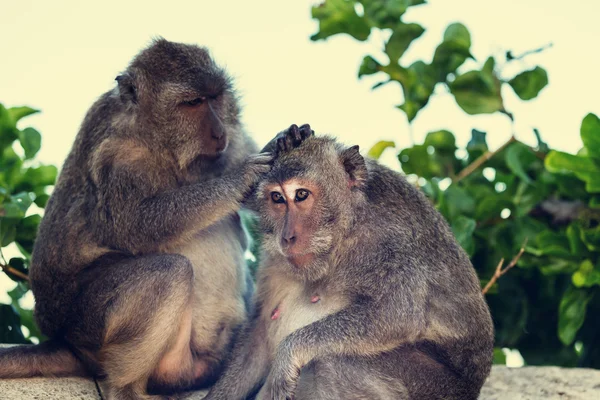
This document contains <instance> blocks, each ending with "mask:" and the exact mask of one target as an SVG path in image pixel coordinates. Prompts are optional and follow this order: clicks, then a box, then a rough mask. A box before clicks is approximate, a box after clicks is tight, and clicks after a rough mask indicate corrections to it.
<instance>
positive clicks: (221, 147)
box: [215, 137, 229, 155]
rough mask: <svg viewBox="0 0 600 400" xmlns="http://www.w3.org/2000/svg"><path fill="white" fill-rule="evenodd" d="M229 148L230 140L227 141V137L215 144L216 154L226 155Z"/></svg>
mask: <svg viewBox="0 0 600 400" xmlns="http://www.w3.org/2000/svg"><path fill="white" fill-rule="evenodd" d="M228 146H229V140H227V138H226V137H223V138H222V139H219V140H217V141H216V143H215V154H216V155H220V154H221V153H224V152H225V150H227V147H228Z"/></svg>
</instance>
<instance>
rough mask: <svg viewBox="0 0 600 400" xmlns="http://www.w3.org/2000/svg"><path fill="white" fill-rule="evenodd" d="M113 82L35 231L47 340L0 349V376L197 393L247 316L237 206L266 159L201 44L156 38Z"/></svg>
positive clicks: (39, 308) (128, 390)
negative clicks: (72, 378) (87, 379)
mask: <svg viewBox="0 0 600 400" xmlns="http://www.w3.org/2000/svg"><path fill="white" fill-rule="evenodd" d="M117 82H118V85H117V87H116V88H115V89H114V90H111V91H109V92H107V93H105V94H104V95H102V96H101V97H100V98H99V99H98V100H97V101H96V103H95V104H94V105H93V106H92V107H91V109H90V110H89V112H88V113H87V115H86V117H85V120H84V121H83V124H82V126H81V129H80V131H79V133H78V135H77V138H76V140H75V143H74V145H73V149H72V150H71V153H70V154H69V156H68V158H67V160H66V161H65V164H64V166H63V169H62V172H61V175H60V177H59V179H58V181H57V183H56V187H55V190H54V193H53V194H52V196H51V199H50V201H49V202H48V205H47V207H46V213H45V216H44V218H43V220H42V223H41V225H40V228H39V233H38V238H37V242H36V244H35V248H34V252H33V258H32V265H31V270H30V279H31V288H32V290H33V293H34V295H35V299H36V308H35V315H36V320H37V322H38V324H39V326H40V328H41V330H42V332H43V333H44V334H45V335H47V336H48V337H49V338H50V340H49V341H48V342H46V343H43V344H41V345H39V346H32V347H16V348H11V349H4V350H0V378H18V377H31V376H41V375H50V376H66V375H89V374H92V375H94V376H100V377H106V379H107V382H108V385H109V387H110V393H109V398H111V399H119V400H120V399H143V398H147V396H146V393H147V389H148V388H149V389H150V391H151V392H156V393H169V392H172V391H175V390H178V389H189V388H193V387H200V386H204V385H207V384H209V383H211V382H213V381H214V380H215V379H216V376H217V375H218V373H219V371H220V369H221V364H222V361H223V359H224V357H225V356H226V354H227V353H228V351H229V350H230V345H231V340H232V337H233V336H234V333H235V331H236V329H237V328H238V327H239V326H240V324H242V323H243V322H244V321H245V319H246V316H247V310H246V304H245V297H247V296H248V293H249V291H250V289H251V287H250V285H251V284H252V283H251V280H250V279H249V277H248V274H247V270H246V267H245V261H244V251H245V249H246V245H247V243H246V237H245V235H244V233H243V230H242V227H241V225H240V220H239V217H238V215H237V213H236V211H237V210H238V209H239V207H240V204H241V202H242V201H243V200H244V198H245V197H246V196H247V195H248V194H249V193H250V192H251V190H252V187H253V186H254V184H255V182H256V181H257V179H258V178H259V177H260V176H261V174H264V173H265V172H267V171H268V170H269V169H270V162H271V159H272V157H271V156H270V155H265V154H258V155H254V156H251V154H254V153H256V146H255V144H254V142H253V141H252V140H251V139H250V138H249V137H248V136H247V135H246V134H245V132H244V131H243V129H242V126H241V124H240V120H239V114H240V108H239V106H238V101H237V97H236V94H235V91H234V88H233V86H232V81H231V79H230V78H229V76H228V75H227V74H226V72H225V71H224V70H223V69H221V68H220V67H219V66H217V65H216V64H215V62H214V61H213V60H212V59H211V57H210V55H209V53H208V51H207V50H206V49H205V48H202V47H197V46H192V45H184V44H178V43H172V42H168V41H166V40H164V39H158V40H156V41H154V42H153V43H152V44H151V45H150V46H149V47H148V48H146V49H145V50H143V51H141V52H140V53H139V54H138V55H137V56H136V57H135V58H134V59H133V61H132V62H131V64H130V65H129V67H128V68H127V70H126V71H125V73H123V74H122V75H120V76H119V77H117ZM306 129H307V128H306V127H303V130H299V129H298V128H297V127H296V126H292V128H291V129H290V130H288V131H286V132H283V133H282V134H280V135H279V136H278V141H274V142H272V143H271V148H274V149H277V148H279V147H277V146H278V145H285V144H286V143H288V144H290V146H291V145H293V143H296V142H299V141H300V140H301V139H302V138H301V133H302V132H304V133H306ZM308 131H310V129H309V128H308ZM282 135H283V136H282ZM286 135H287V136H286ZM286 138H287V139H286ZM286 140H287V141H286ZM273 146H275V147H273ZM282 148H287V147H286V146H283V147H282ZM74 354H75V355H76V357H75V356H74Z"/></svg>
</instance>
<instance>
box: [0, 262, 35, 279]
mask: <svg viewBox="0 0 600 400" xmlns="http://www.w3.org/2000/svg"><path fill="white" fill-rule="evenodd" d="M0 268H2V271H4V273H6V274H10V275H14V276H16V277H17V278H20V279H23V280H24V281H27V282H29V277H28V276H27V275H26V274H24V273H23V272H21V271H19V270H18V269H16V268H13V267H11V266H10V265H2V264H0Z"/></svg>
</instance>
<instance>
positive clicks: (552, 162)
mask: <svg viewBox="0 0 600 400" xmlns="http://www.w3.org/2000/svg"><path fill="white" fill-rule="evenodd" d="M544 164H545V166H546V169H547V170H548V171H550V172H554V173H562V174H564V173H569V172H572V173H574V174H575V176H577V177H578V178H579V179H581V180H582V181H585V183H586V185H585V188H586V190H587V191H588V192H590V193H599V192H600V166H599V165H598V164H597V163H596V162H595V161H594V159H592V158H588V157H582V156H575V155H572V154H568V153H563V152H562V151H554V150H553V151H551V152H550V153H548V155H547V156H546V158H545V160H544Z"/></svg>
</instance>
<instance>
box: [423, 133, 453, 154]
mask: <svg viewBox="0 0 600 400" xmlns="http://www.w3.org/2000/svg"><path fill="white" fill-rule="evenodd" d="M423 144H424V145H425V146H431V147H433V148H434V149H435V150H436V151H437V152H441V153H444V154H454V151H455V150H456V138H455V137H454V135H453V134H452V132H450V131H447V130H445V129H442V130H439V131H434V132H429V133H428V134H427V136H426V137H425V141H424V142H423Z"/></svg>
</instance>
